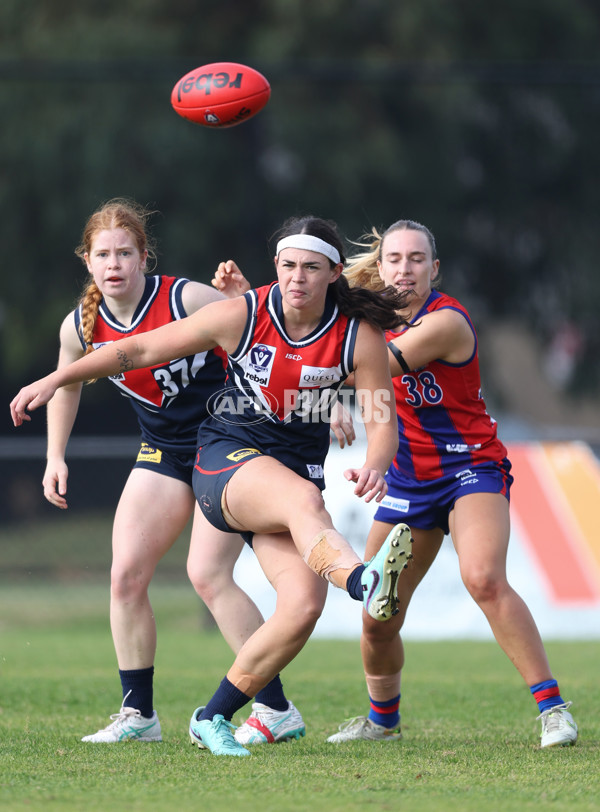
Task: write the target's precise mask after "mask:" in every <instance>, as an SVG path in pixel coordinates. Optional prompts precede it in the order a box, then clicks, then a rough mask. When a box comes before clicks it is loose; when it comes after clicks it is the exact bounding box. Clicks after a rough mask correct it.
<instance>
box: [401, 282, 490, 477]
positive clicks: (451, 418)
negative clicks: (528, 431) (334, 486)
mask: <svg viewBox="0 0 600 812" xmlns="http://www.w3.org/2000/svg"><path fill="white" fill-rule="evenodd" d="M442 308H452V309H453V310H456V311H458V312H459V313H461V314H462V315H463V316H464V318H465V319H466V320H467V322H468V324H469V326H470V328H471V330H472V331H473V337H474V339H475V345H474V349H473V354H472V356H471V357H470V358H469V359H468V360H467V361H465V362H464V363H461V364H451V363H448V362H447V361H441V360H436V361H431V362H430V363H428V364H427V365H426V366H424V367H421V368H420V369H415V370H413V371H412V372H409V373H403V374H402V375H399V376H397V377H396V378H394V381H393V382H394V392H395V396H396V413H397V417H398V431H399V439H400V447H399V449H398V453H397V454H396V457H395V459H394V461H393V465H394V466H395V467H396V468H397V469H398V470H399V471H400V472H401V473H403V474H404V475H405V476H408V477H412V478H414V479H416V480H418V481H429V480H434V479H436V478H438V477H440V476H442V475H443V474H447V473H449V472H452V471H459V470H461V469H462V468H466V467H468V466H469V465H473V464H475V463H478V462H489V461H496V462H498V461H500V460H502V459H504V457H505V456H506V449H505V447H504V446H503V444H502V443H501V442H500V440H499V439H498V437H497V433H496V421H495V420H493V419H492V418H491V417H490V416H489V414H488V413H487V410H486V406H485V402H484V400H483V397H482V395H481V381H480V373H479V359H478V354H477V334H476V333H475V328H474V327H473V324H472V322H471V319H470V318H469V314H468V313H467V311H466V309H465V308H464V307H463V306H462V305H461V304H460V303H459V302H458V301H457V300H456V299H453V298H452V297H450V296H447V295H446V294H444V293H439V292H437V291H432V293H431V294H430V296H429V298H428V299H427V301H426V302H425V304H424V305H423V307H422V308H421V310H420V311H419V312H418V313H417V314H416V316H415V317H414V318H413V319H412V324H417V322H418V321H419V319H420V318H422V317H423V316H425V315H426V314H427V313H431V312H433V311H435V310H441V309H442ZM404 329H405V330H409V329H414V330H418V329H419V327H418V325H417V326H416V327H406V328H404ZM402 332H404V330H403V331H400V332H399V333H398V332H393V331H391V330H390V331H388V332H387V333H386V338H387V340H388V341H391V340H392V339H393V338H396V337H397V336H398V335H401V334H402Z"/></svg>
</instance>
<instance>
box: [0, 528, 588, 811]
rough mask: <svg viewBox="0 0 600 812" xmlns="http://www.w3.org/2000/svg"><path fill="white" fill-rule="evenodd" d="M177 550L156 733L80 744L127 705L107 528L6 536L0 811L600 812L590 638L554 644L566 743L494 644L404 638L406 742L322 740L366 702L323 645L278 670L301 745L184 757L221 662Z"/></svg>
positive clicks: (166, 587) (0, 619) (168, 590)
mask: <svg viewBox="0 0 600 812" xmlns="http://www.w3.org/2000/svg"><path fill="white" fill-rule="evenodd" d="M182 541H183V540H182ZM185 548H186V545H185V543H179V544H178V545H176V546H175V548H174V549H173V550H172V551H171V552H170V553H169V555H168V556H167V558H166V559H165V561H164V562H161V571H160V573H159V574H158V575H157V577H156V579H155V583H154V584H153V587H152V590H151V594H152V601H153V606H154V610H155V614H156V617H157V623H158V630H159V643H158V655H157V660H156V681H155V705H156V708H157V710H158V711H159V714H160V719H161V724H162V728H163V738H164V741H163V742H162V743H156V744H136V743H131V742H127V743H123V744H121V745H107V746H102V745H87V744H83V743H81V742H80V738H81V736H82V735H85V734H86V733H91V732H94V731H95V730H96V729H98V728H99V727H101V726H102V727H104V726H105V725H106V724H107V723H108V722H109V719H108V715H109V714H110V713H114V712H116V711H117V710H118V708H119V704H120V686H119V684H118V677H117V673H116V663H115V657H114V651H113V647H112V641H111V637H110V631H109V627H108V568H109V561H110V519H107V518H106V517H90V516H87V517H85V518H78V517H76V516H75V515H71V516H70V517H69V516H64V514H63V516H61V517H60V518H58V519H56V520H54V519H53V520H52V521H49V522H44V523H43V525H40V524H38V523H31V524H30V525H24V526H19V527H16V528H15V527H12V528H11V527H8V528H6V527H5V528H2V529H0V560H1V561H2V575H1V576H0V809H2V810H3V811H5V812H13V810H31V811H32V812H38V810H42V809H43V810H56V812H62V810H65V812H69V811H70V810H90V812H94V811H95V810H102V811H103V812H104V810H112V811H113V812H122V810H132V812H133V811H134V810H159V811H160V812H162V811H163V810H164V811H165V812H167V810H168V811H169V812H172V811H173V810H175V811H176V812H188V810H194V811H195V812H196V810H197V811H198V812H213V810H215V811H216V810H238V809H239V810H243V811H244V812H246V810H261V811H264V812H287V810H305V809H306V810H315V812H325V811H326V810H329V811H330V812H338V810H340V811H341V810H344V812H354V810H361V811H362V810H365V809H374V810H378V812H385V811H386V810H397V809H406V810H410V811H411V812H412V810H415V812H428V810H436V812H437V810H440V812H441V811H442V810H444V812H446V811H447V812H454V810H457V812H458V810H461V812H481V811H482V810H485V811H486V812H504V810H515V812H521V810H536V812H539V810H540V808H543V809H550V810H556V812H562V810H565V812H567V810H568V812H573V811H574V812H580V811H581V812H582V811H583V810H599V809H600V769H599V756H600V714H599V702H598V677H597V675H598V672H599V671H600V646H599V645H598V643H581V642H577V643H561V642H551V643H549V644H548V651H549V654H550V658H551V661H552V663H553V665H554V668H555V671H556V674H557V676H558V678H559V680H560V684H561V687H562V690H563V693H564V695H565V697H566V698H569V699H573V700H574V701H575V705H574V708H573V712H574V714H575V717H576V719H577V721H578V723H579V725H580V740H579V743H578V744H577V746H576V747H574V748H569V749H551V750H544V751H541V750H540V749H539V747H538V741H539V722H536V721H535V716H536V707H535V704H534V702H533V699H532V698H531V696H530V695H529V692H528V690H527V688H526V687H525V686H524V685H523V683H522V681H521V679H520V677H519V676H518V674H517V672H516V671H515V670H514V668H513V667H512V666H511V664H510V663H509V662H508V661H507V659H506V658H505V656H504V655H503V654H502V653H501V652H500V650H499V648H498V647H497V646H496V645H495V644H494V643H482V642H478V643H474V642H460V643H456V642H439V643H417V642H409V643H408V644H407V646H406V649H407V666H406V669H405V672H404V677H403V699H402V708H401V709H402V715H403V724H402V727H403V732H404V739H403V741H401V742H398V743H393V744H392V743H388V744H380V743H369V742H357V743H356V742H355V743H352V744H349V745H341V746H335V745H329V744H327V743H326V741H325V739H326V737H327V736H328V735H329V734H330V733H332V732H335V730H336V729H337V726H338V725H339V724H340V723H341V722H342V721H343V720H344V719H345V718H348V717H350V716H353V715H356V714H359V713H365V712H366V710H367V708H366V704H365V689H364V683H363V679H362V669H361V662H360V655H359V648H358V642H357V641H340V640H322V639H314V640H311V641H310V642H309V643H308V645H307V646H306V648H305V649H304V651H303V652H302V653H301V654H300V656H299V657H298V658H297V659H296V660H295V661H294V662H293V663H292V664H291V665H290V666H289V667H288V668H287V669H286V671H285V673H284V675H283V679H284V685H285V688H286V692H287V694H288V696H289V697H290V698H291V699H293V701H294V702H295V704H297V705H298V707H299V708H300V710H301V711H302V714H303V716H304V719H305V722H306V724H307V735H306V737H305V738H304V739H302V740H300V741H298V742H293V743H285V744H279V745H275V746H266V747H263V748H260V747H259V748H254V750H253V754H252V756H251V757H250V758H246V759H228V758H216V757H214V756H212V755H211V754H210V753H208V752H205V751H200V750H198V749H197V748H194V747H192V745H191V744H190V743H189V739H188V735H187V726H188V722H189V718H190V715H191V713H192V711H193V710H194V708H195V707H196V706H197V705H200V704H203V703H204V702H205V701H206V699H207V698H208V697H209V696H210V695H211V694H212V692H213V691H214V689H215V688H216V686H217V684H218V682H219V681H220V679H221V678H222V676H223V674H224V673H225V672H226V671H227V669H228V667H229V665H230V663H231V661H232V655H231V654H230V652H229V651H228V649H227V647H226V646H225V644H224V643H223V641H222V639H221V637H220V635H219V634H218V633H217V632H214V631H207V629H206V624H205V618H206V614H205V612H203V610H202V606H201V604H200V602H199V601H198V599H197V598H196V596H195V595H194V594H193V592H192V590H191V587H189V586H188V585H187V582H186V581H185V577H184V576H183V572H184V561H185V555H186V549H185ZM162 565H164V566H162ZM42 576H43V577H42ZM242 718H244V717H243V714H242V713H240V714H239V715H238V716H237V717H236V718H235V719H234V721H236V722H239V721H241V720H242Z"/></svg>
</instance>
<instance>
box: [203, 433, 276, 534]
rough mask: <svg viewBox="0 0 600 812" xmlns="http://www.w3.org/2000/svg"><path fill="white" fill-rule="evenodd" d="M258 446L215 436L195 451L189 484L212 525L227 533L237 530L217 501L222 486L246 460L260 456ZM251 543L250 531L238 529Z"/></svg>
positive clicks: (220, 494) (223, 488)
mask: <svg viewBox="0 0 600 812" xmlns="http://www.w3.org/2000/svg"><path fill="white" fill-rule="evenodd" d="M262 455H263V454H262V451H259V450H258V448H250V447H240V444H239V441H237V440H217V441H215V442H212V443H208V444H207V445H204V446H201V447H200V448H199V449H198V453H197V455H196V462H195V463H194V473H193V477H192V486H193V488H194V494H195V496H196V499H197V500H198V504H199V505H200V510H201V511H202V513H203V514H204V515H205V516H206V518H207V519H208V521H209V522H210V523H211V524H212V526H213V527H216V528H217V529H218V530H225V531H226V532H228V533H237V532H239V531H237V530H232V528H231V527H229V525H228V524H227V522H226V521H225V518H224V516H223V511H222V510H221V501H222V497H223V491H224V490H225V486H226V485H227V483H228V482H229V480H230V479H231V477H232V476H233V475H234V474H235V472H236V471H237V470H238V469H239V468H240V467H241V466H242V465H244V464H245V463H246V462H248V461H249V460H252V459H254V458H255V457H261V456H262ZM241 536H242V538H243V539H244V541H246V542H247V543H248V544H250V546H252V544H251V541H252V536H253V533H241Z"/></svg>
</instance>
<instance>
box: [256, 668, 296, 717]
mask: <svg viewBox="0 0 600 812" xmlns="http://www.w3.org/2000/svg"><path fill="white" fill-rule="evenodd" d="M254 699H255V700H256V701H257V702H262V704H263V705H266V706H267V707H268V708H272V709H273V710H276V711H286V710H287V709H288V708H289V706H290V703H289V702H288V701H287V699H286V698H285V694H284V693H283V685H282V684H281V679H280V677H279V674H276V675H275V676H274V677H273V679H272V680H271V682H269V683H268V684H267V685H265V687H264V688H261V690H260V691H259V692H258V693H257V694H256V696H255V697H254Z"/></svg>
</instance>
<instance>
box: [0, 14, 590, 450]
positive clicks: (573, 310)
mask: <svg viewBox="0 0 600 812" xmlns="http://www.w3.org/2000/svg"><path fill="white" fill-rule="evenodd" d="M599 42H600V10H599V7H598V4H597V3H596V2H593V0H571V2H570V3H565V2H564V0H528V2H526V3H523V2H522V0H504V1H503V2H502V3H499V2H495V0H494V2H490V3H483V2H481V0H401V1H399V2H390V0H354V1H353V2H352V0H351V1H350V2H348V0H345V1H342V0H327V2H322V0H221V2H219V3H212V2H204V1H203V0H169V1H168V2H166V1H165V0H102V2H100V0H52V2H48V0H3V1H2V4H1V5H0V43H1V51H0V54H1V56H0V114H1V120H2V128H1V129H0V145H1V147H0V162H1V166H2V171H1V174H0V206H1V210H2V217H1V219H0V224H1V225H0V228H1V229H2V247H3V250H4V257H5V261H4V264H3V271H4V275H3V276H4V278H3V285H2V292H1V293H0V336H1V342H2V352H1V355H0V358H1V360H0V364H1V365H2V375H1V378H0V380H1V381H2V383H1V384H0V386H1V387H2V392H3V395H4V396H5V397H4V398H3V402H4V403H5V407H4V417H3V420H2V422H1V423H0V432H1V433H3V434H6V435H10V434H12V433H13V432H15V430H14V429H13V428H12V424H11V423H10V420H9V415H8V409H7V404H8V401H9V400H10V399H11V397H12V396H13V395H14V394H15V393H16V391H17V390H18V389H19V388H20V386H22V385H23V384H24V383H26V382H28V381H30V380H32V379H33V378H34V377H38V376H40V375H42V374H45V373H46V372H48V371H49V370H50V369H51V368H53V367H54V365H55V363H56V357H57V352H58V328H59V325H60V322H61V320H62V319H63V318H64V316H65V314H66V313H67V312H68V310H69V309H70V308H71V307H72V306H73V304H74V302H75V300H76V298H77V297H78V295H79V292H80V290H81V288H82V286H83V284H84V281H85V275H86V274H85V269H84V267H83V266H82V265H81V263H80V262H79V260H78V259H77V258H76V257H75V255H74V253H73V249H74V248H75V246H76V245H77V244H78V242H79V238H80V234H81V230H82V228H83V225H84V222H85V220H86V218H87V217H88V215H89V214H90V213H91V212H92V211H93V210H94V209H95V208H96V207H97V206H98V205H99V204H100V203H101V202H102V201H104V200H106V199H108V198H110V197H114V196H130V197H133V198H135V199H136V200H137V201H139V202H141V203H144V204H148V205H150V206H152V207H153V208H155V209H156V210H157V212H159V213H158V214H157V215H156V217H155V218H154V227H153V231H154V235H155V237H156V239H157V241H158V244H159V270H160V271H162V272H164V273H169V274H175V275H186V276H190V277H191V278H193V279H197V280H200V281H205V282H209V280H210V278H211V277H212V274H213V270H214V269H215V267H216V265H217V263H218V262H219V261H220V260H222V259H227V258H229V257H233V258H235V259H236V260H237V261H238V262H239V264H240V265H241V266H242V267H243V269H244V270H245V272H246V273H247V275H248V276H249V278H250V279H251V280H252V281H253V282H254V283H255V284H261V283H264V282H266V281H269V280H270V279H271V277H272V264H271V254H272V252H270V250H269V245H268V238H269V236H270V235H271V234H272V233H273V231H274V230H275V229H276V228H277V227H278V226H279V225H280V223H281V222H282V220H283V219H285V218H286V217H287V216H289V215H291V214H294V213H306V212H312V213H315V214H320V215H322V216H325V217H329V218H333V219H335V220H336V221H337V222H338V223H339V224H340V226H341V228H342V230H343V232H344V234H345V235H346V236H347V237H348V238H349V239H357V238H358V237H359V236H360V235H361V234H362V233H364V232H365V231H368V230H370V229H371V227H372V226H374V225H375V226H385V225H388V224H389V223H391V222H393V221H394V220H396V219H398V218H401V217H410V218H413V219H416V220H420V221H422V222H424V223H426V224H427V225H428V226H429V227H430V228H431V229H432V230H433V232H434V233H435V234H436V237H437V241H438V249H439V252H440V257H441V260H442V273H443V279H444V285H443V287H444V289H445V290H447V291H448V292H449V293H451V294H453V295H455V296H457V297H458V298H459V299H461V300H462V301H463V302H464V303H465V304H466V305H467V307H468V308H469V309H470V310H471V312H472V316H473V318H474V320H475V323H476V326H477V328H478V331H479V334H480V339H481V352H482V361H483V373H484V384H485V392H486V397H487V399H488V402H490V401H491V405H492V406H495V407H497V408H498V409H500V410H504V411H507V412H510V411H515V409H516V410H517V411H518V410H519V408H521V409H522V414H521V415H518V414H517V417H521V418H523V419H526V420H532V421H533V422H534V423H535V422H536V415H537V416H538V417H539V419H538V421H537V422H538V423H540V422H541V423H544V422H553V421H555V422H556V421H562V422H564V420H565V419H568V421H569V422H571V423H573V424H574V425H575V426H578V425H580V426H587V428H588V429H589V428H594V427H596V428H597V427H599V426H600V421H598V419H597V416H596V411H595V402H596V399H597V397H598V393H599V389H600V370H599V367H598V364H597V357H598V352H599V350H600V337H599V333H598V329H597V321H598V316H597V313H598V310H599V308H600V275H599V274H598V271H597V268H596V256H597V253H598V227H597V225H596V218H597V216H598V213H599V208H600V207H599V196H598V178H599V177H600V152H599V150H598V132H600V57H599V51H598V43H599ZM221 60H226V61H235V62H242V63H247V64H249V65H252V66H253V67H255V68H257V69H258V70H260V71H261V72H262V73H264V74H265V75H266V76H267V77H268V79H269V81H270V83H271V86H272V96H271V101H270V103H269V104H268V106H267V107H266V108H265V110H263V111H262V112H261V113H260V114H259V115H258V116H257V117H256V118H254V119H252V120H251V121H249V122H246V123H244V124H243V125H241V126H239V127H234V128H232V129H227V130H222V131H219V130H210V129H206V128H203V127H199V126H197V125H194V124H192V123H190V122H187V121H185V120H184V119H181V118H180V117H178V116H177V115H176V114H175V112H174V111H173V110H172V108H171V106H170V101H169V99H170V92H171V89H172V87H173V85H174V84H175V82H176V81H177V80H178V79H179V78H180V76H182V75H183V74H184V73H186V72H188V71H189V70H191V69H193V68H196V67H198V66H199V65H202V64H205V63H209V62H213V61H221ZM488 339H489V340H488ZM486 347H487V348H488V349H486ZM528 348H529V350H528ZM526 350H528V351H529V352H530V354H531V359H532V360H531V363H530V365H529V366H527V365H526V364H525V361H524V358H525V352H526ZM502 370H504V376H503V374H502ZM519 370H520V371H519ZM536 375H537V376H539V378H540V381H539V385H540V387H541V388H538V389H535V388H533V389H531V390H528V385H529V383H530V382H531V379H532V378H534V377H535V376H536ZM105 383H106V382H99V383H98V384H96V385H95V387H94V392H93V397H90V396H88V393H86V406H85V408H83V409H82V410H81V414H80V417H79V419H78V424H77V425H78V430H80V431H84V432H85V431H87V432H88V433H110V434H114V433H119V432H121V431H122V432H127V433H135V423H134V421H133V417H132V416H131V415H130V413H129V412H130V410H129V409H128V407H127V404H126V403H125V402H124V400H123V399H120V398H117V397H116V396H115V394H114V393H113V392H112V391H109V388H108V385H106V386H105V385H104V384H105ZM544 387H546V388H544ZM525 391H530V395H528V400H526V401H524V402H523V401H519V400H518V398H517V399H516V400H515V397H516V395H517V394H518V393H520V392H525ZM536 392H537V393H538V394H537V396H536ZM546 392H552V393H553V397H554V396H556V397H559V396H560V400H559V401H557V403H559V407H560V408H559V407H557V409H558V410H556V409H555V411H554V412H552V411H551V412H548V414H547V415H546V416H545V414H544V412H543V408H544V406H545V405H546V404H547V402H549V400H550V396H548V397H546V395H545V394H544V393H546ZM539 393H541V394H539ZM513 395H514V396H515V397H513ZM122 400H123V402H121V401H122ZM523 403H524V405H523ZM519 404H522V405H519ZM20 431H21V432H23V429H21V430H20ZM43 431H44V421H43V418H42V416H41V415H39V416H37V419H36V420H34V424H33V425H31V426H28V427H27V432H28V435H29V436H31V435H32V434H36V433H37V434H42V433H43Z"/></svg>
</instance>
